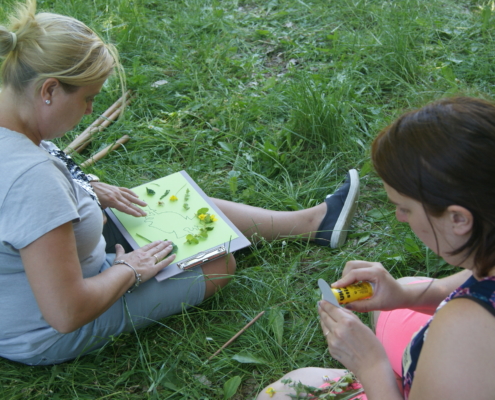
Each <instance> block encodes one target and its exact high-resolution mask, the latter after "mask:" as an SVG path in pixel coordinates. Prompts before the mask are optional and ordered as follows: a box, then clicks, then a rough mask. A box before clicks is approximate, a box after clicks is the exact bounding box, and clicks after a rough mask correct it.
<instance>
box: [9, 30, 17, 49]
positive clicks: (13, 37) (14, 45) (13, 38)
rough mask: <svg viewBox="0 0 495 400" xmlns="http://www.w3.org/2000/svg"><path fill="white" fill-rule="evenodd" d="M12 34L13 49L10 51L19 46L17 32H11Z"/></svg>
mask: <svg viewBox="0 0 495 400" xmlns="http://www.w3.org/2000/svg"><path fill="white" fill-rule="evenodd" d="M10 35H11V36H12V49H10V51H14V50H15V48H16V47H17V35H16V34H15V32H10Z"/></svg>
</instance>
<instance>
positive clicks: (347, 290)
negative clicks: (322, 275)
mask: <svg viewBox="0 0 495 400" xmlns="http://www.w3.org/2000/svg"><path fill="white" fill-rule="evenodd" d="M331 289H332V292H333V294H334V295H335V298H336V299H337V301H338V302H339V304H347V303H350V302H352V301H356V300H363V299H368V298H370V297H371V296H373V284H372V283H370V282H358V283H353V284H352V285H349V286H345V287H341V288H331Z"/></svg>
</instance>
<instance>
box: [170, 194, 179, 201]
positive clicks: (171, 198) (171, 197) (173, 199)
mask: <svg viewBox="0 0 495 400" xmlns="http://www.w3.org/2000/svg"><path fill="white" fill-rule="evenodd" d="M177 200H179V199H178V198H177V197H176V196H174V195H172V196H170V201H177Z"/></svg>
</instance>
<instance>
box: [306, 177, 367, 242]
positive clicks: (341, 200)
mask: <svg viewBox="0 0 495 400" xmlns="http://www.w3.org/2000/svg"><path fill="white" fill-rule="evenodd" d="M358 198H359V174H358V172H357V171H356V170H355V169H351V170H350V171H349V172H348V173H347V178H346V180H345V182H344V184H343V185H342V186H341V187H340V188H339V189H338V190H337V191H336V192H335V193H334V194H330V195H328V196H327V198H326V199H325V203H327V213H326V215H325V217H324V218H323V221H322V222H321V224H320V227H319V228H318V231H317V232H316V237H315V240H314V243H316V244H318V245H320V246H330V247H331V248H332V249H334V248H336V247H340V246H342V245H343V244H344V242H345V239H346V237H347V232H348V228H349V225H350V224H351V220H352V217H353V216H354V213H355V212H356V206H357V200H358Z"/></svg>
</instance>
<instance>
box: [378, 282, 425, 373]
mask: <svg viewBox="0 0 495 400" xmlns="http://www.w3.org/2000/svg"><path fill="white" fill-rule="evenodd" d="M421 282H428V280H424V279H422V280H418V281H414V282H411V283H410V284H413V283H421ZM430 318H431V315H429V314H423V313H420V312H417V311H412V310H408V309H398V310H393V311H382V312H380V315H379V316H378V320H377V322H376V327H375V332H376V337H377V338H378V340H379V341H380V342H381V343H382V345H383V347H384V348H385V352H386V353H387V356H388V359H389V360H390V364H392V369H393V370H394V372H395V373H396V374H397V375H399V376H402V355H403V354H404V350H405V349H406V347H407V345H408V344H409V342H410V341H411V339H412V337H413V335H414V334H415V333H416V332H418V331H419V330H420V329H421V328H422V327H423V326H424V325H425V324H426V323H427V322H428V320H429V319H430Z"/></svg>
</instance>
